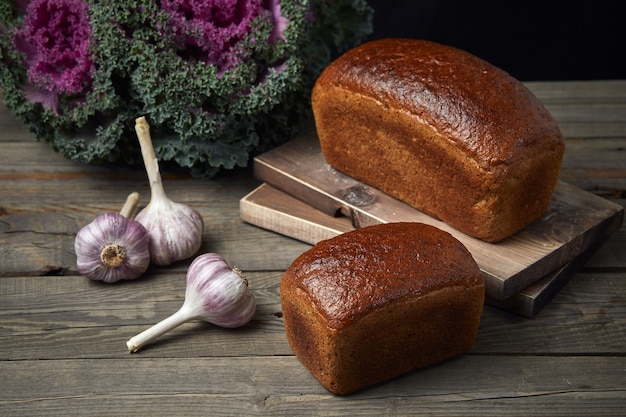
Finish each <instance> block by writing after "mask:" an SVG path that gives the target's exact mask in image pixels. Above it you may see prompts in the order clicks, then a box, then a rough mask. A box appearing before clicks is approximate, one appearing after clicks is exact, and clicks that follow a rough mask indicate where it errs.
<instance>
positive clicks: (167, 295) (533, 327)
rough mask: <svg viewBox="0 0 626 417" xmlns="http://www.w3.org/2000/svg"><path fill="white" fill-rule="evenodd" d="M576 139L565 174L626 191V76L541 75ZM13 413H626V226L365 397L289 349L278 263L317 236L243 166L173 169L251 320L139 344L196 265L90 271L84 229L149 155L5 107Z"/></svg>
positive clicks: (4, 307) (7, 389) (0, 397)
mask: <svg viewBox="0 0 626 417" xmlns="http://www.w3.org/2000/svg"><path fill="white" fill-rule="evenodd" d="M528 85H529V87H530V88H531V89H532V90H533V91H534V92H535V93H536V94H537V96H538V97H539V98H540V99H541V100H542V101H543V102H544V103H545V105H546V106H547V107H548V109H549V110H550V111H551V112H552V114H553V115H554V117H555V118H556V119H557V121H558V122H559V125H560V126H561V128H562V131H563V134H564V136H565V137H566V146H567V150H566V153H565V158H564V163H563V169H562V175H561V178H562V180H563V181H565V182H568V183H570V184H573V185H575V186H577V187H580V188H582V189H584V190H587V191H590V192H593V193H595V194H597V195H600V196H602V197H604V198H607V199H609V200H612V201H614V202H617V203H618V204H621V205H626V81H594V82H546V83H537V82H535V83H529V84H528ZM0 147H1V150H0V415H1V416H17V415H27V416H74V415H77V416H78V415H80V416H84V415H97V416H109V415H138V416H173V415H181V416H193V415H201V416H222V415H237V416H242V415H267V416H279V415H284V416H296V415H297V416H304V415H326V416H331V415H351V416H356V415H374V416H382V415H411V414H414V415H431V414H434V415H464V416H469V415H479V416H486V415H497V416H501V415H523V416H528V415H549V416H558V415H563V416H572V415H597V416H613V415H614V416H618V415H619V416H623V415H626V226H623V227H622V228H621V229H620V230H619V231H617V232H615V233H613V234H612V235H611V236H610V237H609V239H608V240H607V241H606V242H605V243H604V244H603V245H602V247H601V248H600V249H599V250H598V251H597V252H596V253H595V254H594V255H593V257H592V258H591V259H590V260H589V261H588V262H587V263H586V265H585V266H584V267H583V269H582V270H581V271H580V272H579V273H577V274H576V275H575V276H574V277H573V279H572V280H571V281H570V282H569V283H568V284H567V285H566V286H565V288H563V289H562V290H561V291H560V293H559V294H558V295H557V296H556V297H555V298H554V299H553V301H552V302H551V303H550V304H549V305H548V306H547V307H545V308H544V309H543V310H542V311H541V312H540V313H539V315H538V316H537V317H536V318H533V319H528V318H523V317H520V316H517V315H515V314H512V313H508V312H505V311H503V310H499V309H497V308H494V307H491V306H485V310H484V313H483V316H482V321H481V325H480V329H479V332H478V336H477V339H476V342H475V344H474V346H473V347H472V348H471V350H470V351H469V352H468V353H467V354H465V355H462V356H460V357H457V358H455V359H452V360H449V361H446V362H444V363H440V364H438V365H435V366H432V367H430V368H428V369H424V370H419V371H415V372H412V373H410V374H407V375H405V376H402V377H400V378H397V379H395V380H392V381H389V382H386V383H383V384H381V385H379V386H376V387H373V388H371V389H368V390H365V391H362V392H359V393H356V394H354V395H350V396H345V397H338V396H334V395H332V394H330V393H329V392H327V391H326V390H325V389H324V388H322V387H321V386H320V385H319V384H318V383H317V381H316V380H315V379H314V378H313V377H312V376H311V375H310V374H309V372H308V371H307V370H306V369H305V368H304V367H303V366H302V365H301V364H300V362H299V361H298V359H297V358H295V357H294V356H293V354H292V352H291V350H290V349H289V346H288V344H287V341H286V338H285V334H284V328H283V322H282V319H281V307H280V301H279V293H278V282H279V279H280V277H281V274H282V272H283V271H284V270H285V269H286V268H287V267H288V266H289V264H290V263H291V262H292V261H293V259H295V257H297V256H298V255H299V254H300V253H302V252H303V251H305V250H306V249H308V248H309V247H310V246H309V245H307V244H305V243H302V242H298V241H296V240H293V239H290V238H287V237H285V236H281V235H278V234H276V233H273V232H270V231H267V230H263V229H261V228H258V227H256V226H252V225H250V224H246V223H244V222H242V221H241V220H240V217H239V200H240V199H241V198H242V197H244V196H245V195H246V194H247V193H249V192H250V191H252V190H253V189H254V188H255V187H256V186H257V185H259V181H258V180H256V179H255V178H253V176H252V174H251V170H249V169H242V170H238V171H236V172H232V173H229V174H227V175H223V176H220V177H219V178H217V179H215V180H212V181H199V180H194V179H190V178H188V177H187V176H186V175H184V174H181V173H180V172H171V171H164V172H163V180H164V184H165V189H166V191H167V192H168V195H169V196H170V197H171V198H172V199H173V200H175V201H180V202H185V203H187V204H190V205H192V206H193V207H194V208H196V209H197V210H198V211H199V212H200V213H201V214H202V216H203V217H204V221H205V232H204V238H203V245H202V248H201V251H202V252H218V253H220V254H222V255H223V256H224V257H225V258H226V259H227V260H228V261H229V262H230V263H231V264H232V265H236V266H238V267H239V268H240V269H242V270H244V272H245V273H246V275H247V276H248V278H249V281H250V286H251V289H252V291H253V293H254V295H255V297H256V299H257V303H258V308H257V313H256V315H255V317H254V318H253V320H252V321H251V322H250V323H249V324H248V325H247V326H245V327H244V328H240V329H221V328H218V327H215V326H213V325H210V324H206V323H200V322H192V323H188V324H185V325H183V326H181V327H180V328H178V329H176V330H174V331H172V332H171V333H169V334H168V335H165V336H163V337H162V338H161V339H159V341H158V342H156V343H154V344H152V345H149V346H148V347H146V348H144V349H143V350H141V351H140V352H139V353H135V354H132V355H131V354H129V353H128V350H127V348H126V344H125V342H126V340H128V339H129V338H130V337H131V336H133V335H135V334H136V333H138V332H140V331H142V330H144V329H145V328H147V327H148V326H150V325H152V324H154V323H155V322H157V321H159V320H161V319H163V318H165V317H166V316H168V315H170V314H171V313H173V312H174V311H176V310H177V309H178V308H179V307H180V305H181V304H182V302H183V298H184V290H185V283H184V277H185V271H186V268H187V266H188V264H189V261H183V262H179V263H177V264H175V265H172V266H170V267H167V268H163V267H151V268H150V269H149V271H148V273H147V274H146V275H145V276H143V277H141V278H140V279H138V280H135V281H126V282H122V283H117V284H102V283H97V282H93V281H90V280H88V279H86V278H84V277H81V276H79V275H78V274H77V272H76V267H75V260H76V258H75V255H74V250H73V243H74V237H75V234H76V232H77V231H78V229H79V228H80V227H82V226H83V225H85V224H87V223H89V222H90V221H91V220H93V218H94V217H95V216H96V215H98V214H100V213H103V212H106V211H118V210H119V209H120V208H121V205H122V203H123V201H124V199H125V197H126V195H127V194H128V193H129V192H131V191H138V192H139V193H140V194H141V201H140V205H145V204H147V200H148V198H149V188H148V183H147V179H146V175H145V173H144V171H143V167H139V168H127V167H116V166H85V165H81V164H78V163H74V162H70V161H67V160H65V159H64V158H63V157H61V156H60V155H58V154H56V153H54V152H53V151H52V150H51V149H50V146H49V145H48V144H47V143H43V142H37V141H35V140H34V139H33V136H32V135H31V134H30V133H28V132H27V131H25V130H24V129H23V128H22V127H21V126H20V124H19V123H18V122H17V121H16V120H15V119H14V117H13V116H12V115H11V114H10V113H9V111H8V110H7V109H6V107H4V105H2V106H0Z"/></svg>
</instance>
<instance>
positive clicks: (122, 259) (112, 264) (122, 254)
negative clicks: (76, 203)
mask: <svg viewBox="0 0 626 417" xmlns="http://www.w3.org/2000/svg"><path fill="white" fill-rule="evenodd" d="M149 243H150V235H149V234H148V231H147V230H146V229H145V228H144V227H143V226H142V225H141V224H140V223H138V222H136V221H134V220H131V219H128V218H126V217H124V216H123V215H122V214H120V213H104V214H101V215H99V216H98V217H96V218H95V219H94V220H93V221H92V222H91V223H89V224H88V225H86V226H84V227H83V228H81V229H80V230H79V231H78V233H77V234H76V239H75V240H74V251H75V253H76V267H77V268H78V272H79V273H80V274H81V275H83V276H85V277H87V278H89V279H92V280H95V281H104V282H107V283H112V282H117V281H119V280H123V279H135V278H137V277H139V276H140V275H142V274H143V273H144V272H145V271H146V270H147V269H148V266H149V265H150V250H149Z"/></svg>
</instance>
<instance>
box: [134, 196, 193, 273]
mask: <svg viewBox="0 0 626 417" xmlns="http://www.w3.org/2000/svg"><path fill="white" fill-rule="evenodd" d="M135 220H136V221H138V222H139V223H141V224H142V225H143V226H144V227H145V228H146V230H148V233H149V234H150V256H151V257H152V262H153V263H154V264H156V265H162V266H163V265H170V264H172V263H174V262H176V261H180V260H182V259H187V258H189V257H191V256H193V254H195V253H196V252H198V250H200V246H201V245H202V232H203V230H204V221H203V219H202V217H201V216H200V214H199V213H198V212H197V211H195V210H194V209H192V208H191V207H189V206H188V205H186V204H182V203H176V202H174V201H172V200H170V199H167V198H165V199H161V198H153V199H151V200H150V203H149V204H148V206H146V208H144V209H143V210H141V211H140V212H139V213H138V214H137V216H136V217H135Z"/></svg>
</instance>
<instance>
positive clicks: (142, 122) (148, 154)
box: [135, 116, 165, 201]
mask: <svg viewBox="0 0 626 417" xmlns="http://www.w3.org/2000/svg"><path fill="white" fill-rule="evenodd" d="M135 132H137V138H138V139H139V145H140V146H141V156H142V157H143V162H144V165H145V166H146V172H147V173H148V180H149V181H150V190H151V191H152V197H151V199H150V201H153V200H156V201H160V200H157V199H155V196H156V197H158V198H160V197H165V190H164V189H163V181H161V173H160V172H159V160H158V159H157V157H156V154H155V153H154V145H153V144H152V137H151V136H150V125H149V124H148V121H147V120H146V118H145V116H141V117H139V118H137V119H135Z"/></svg>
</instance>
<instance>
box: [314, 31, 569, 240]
mask: <svg viewBox="0 0 626 417" xmlns="http://www.w3.org/2000/svg"><path fill="white" fill-rule="evenodd" d="M312 105H313V112H314V115H315V123H316V128H317V132H318V135H319V138H320V144H321V148H322V153H323V155H324V157H325V159H326V161H327V162H328V163H329V164H330V165H331V166H333V167H334V168H336V169H337V170H339V171H342V172H344V173H346V174H348V175H350V176H353V177H355V178H357V179H359V180H361V181H363V182H365V183H367V184H369V185H372V186H374V187H376V188H379V189H381V190H382V191H385V192H387V193H389V194H391V195H393V196H394V197H396V198H398V199H400V200H402V201H404V202H406V203H408V204H410V205H412V206H414V207H416V208H417V209H419V210H421V211H424V212H425V213H427V214H429V215H431V216H433V217H436V218H438V219H441V220H443V221H445V222H446V223H448V224H450V225H451V226H453V227H455V228H457V229H458V230H460V231H462V232H464V233H466V234H469V235H471V236H475V237H478V238H480V239H483V240H486V241H498V240H502V239H504V238H506V237H508V236H510V235H512V234H514V233H515V232H516V231H518V230H520V229H521V228H523V227H524V226H526V225H527V224H529V223H531V222H532V221H534V220H536V219H537V218H538V217H540V216H541V215H542V214H543V213H544V212H545V211H546V210H547V208H548V207H549V204H550V200H551V197H552V193H553V192H554V188H555V187H556V183H557V180H558V175H559V171H560V166H561V160H562V156H563V152H564V149H565V146H564V142H563V137H562V135H561V132H560V131H559V128H558V126H557V124H556V122H555V121H554V119H553V118H552V116H551V115H550V113H549V112H548V111H547V110H546V109H545V108H544V106H543V105H542V103H541V102H540V101H539V100H538V99H537V98H536V97H535V96H534V95H533V94H532V93H531V92H530V90H528V89H527V88H526V87H525V86H524V85H523V84H522V83H521V82H519V81H518V80H516V79H514V78H513V77H511V76H510V75H508V74H507V73H506V72H504V71H502V70H500V69H498V68H496V67H494V66H492V65H491V64H489V63H487V62H485V61H483V60H481V59H479V58H477V57H475V56H473V55H471V54H469V53H467V52H464V51H461V50H459V49H455V48H452V47H448V46H445V45H440V44H437V43H433V42H429V41H420V40H408V39H384V40H380V41H373V42H369V43H366V44H363V45H361V46H359V47H357V48H354V49H352V50H350V51H348V52H347V53H345V54H344V55H342V56H341V57H339V58H338V59H337V60H336V61H334V62H333V63H332V64H331V65H330V66H329V67H327V68H326V69H325V71H324V72H323V73H322V74H321V76H320V77H319V78H318V80H317V83H316V85H315V87H314V89H313V93H312Z"/></svg>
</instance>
